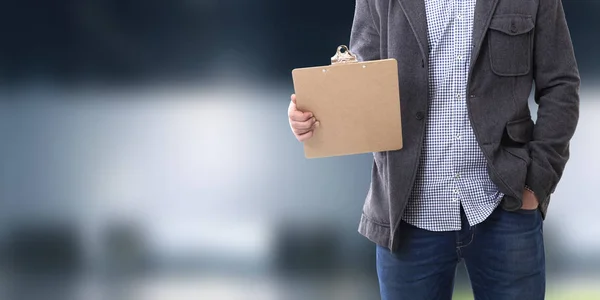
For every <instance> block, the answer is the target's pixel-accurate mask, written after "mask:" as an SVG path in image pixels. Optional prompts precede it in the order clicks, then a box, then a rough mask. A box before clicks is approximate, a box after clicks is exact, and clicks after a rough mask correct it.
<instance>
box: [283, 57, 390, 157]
mask: <svg viewBox="0 0 600 300" xmlns="http://www.w3.org/2000/svg"><path fill="white" fill-rule="evenodd" d="M292 77H293V81H294V90H295V99H292V102H291V103H290V108H289V111H288V114H289V117H290V126H291V127H292V130H294V133H295V135H296V137H297V138H298V140H300V141H303V142H304V153H305V156H306V157H307V158H317V157H330V156H341V155H352V154H360V153H368V152H379V151H391V150H399V149H401V148H402V123H401V117H400V89H399V86H398V63H397V61H396V60H395V59H383V60H375V61H367V62H359V61H358V60H357V58H356V56H355V55H353V54H352V53H351V52H350V50H348V48H347V47H346V46H340V47H338V49H337V52H336V55H335V56H333V57H332V58H331V65H330V66H318V67H308V68H298V69H294V70H293V71H292ZM292 97H294V95H293V96H292ZM294 100H295V101H294Z"/></svg>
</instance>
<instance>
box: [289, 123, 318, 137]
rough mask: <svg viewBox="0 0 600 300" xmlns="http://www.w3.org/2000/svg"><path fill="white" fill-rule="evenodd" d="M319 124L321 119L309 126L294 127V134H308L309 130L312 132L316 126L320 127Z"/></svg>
mask: <svg viewBox="0 0 600 300" xmlns="http://www.w3.org/2000/svg"><path fill="white" fill-rule="evenodd" d="M319 125H320V123H319V121H316V122H314V123H313V124H312V125H311V126H310V127H308V128H293V127H292V130H293V131H294V134H295V135H296V136H299V135H303V134H306V133H308V132H310V131H314V130H315V129H316V128H318V127H319Z"/></svg>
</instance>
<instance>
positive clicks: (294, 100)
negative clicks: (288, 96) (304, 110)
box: [292, 94, 296, 104]
mask: <svg viewBox="0 0 600 300" xmlns="http://www.w3.org/2000/svg"><path fill="white" fill-rule="evenodd" d="M292 102H293V103H294V104H296V94H292Z"/></svg>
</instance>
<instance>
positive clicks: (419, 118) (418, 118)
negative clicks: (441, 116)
mask: <svg viewBox="0 0 600 300" xmlns="http://www.w3.org/2000/svg"><path fill="white" fill-rule="evenodd" d="M415 118H417V120H423V118H425V114H423V112H421V111H418V112H417V113H416V114H415Z"/></svg>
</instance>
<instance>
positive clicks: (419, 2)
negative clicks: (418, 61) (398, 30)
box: [397, 0, 429, 61]
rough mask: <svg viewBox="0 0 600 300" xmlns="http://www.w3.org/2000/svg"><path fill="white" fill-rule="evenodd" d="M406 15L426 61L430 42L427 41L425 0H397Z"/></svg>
mask: <svg viewBox="0 0 600 300" xmlns="http://www.w3.org/2000/svg"><path fill="white" fill-rule="evenodd" d="M397 1H398V2H399V4H400V7H401V8H402V10H403V11H404V15H406V19H407V20H408V23H409V24H410V27H411V28H412V30H413V33H414V34H415V36H416V37H417V42H418V43H419V48H421V54H422V55H423V59H424V60H425V61H427V60H428V56H429V43H428V42H427V14H426V12H425V1H424V0H397Z"/></svg>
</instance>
